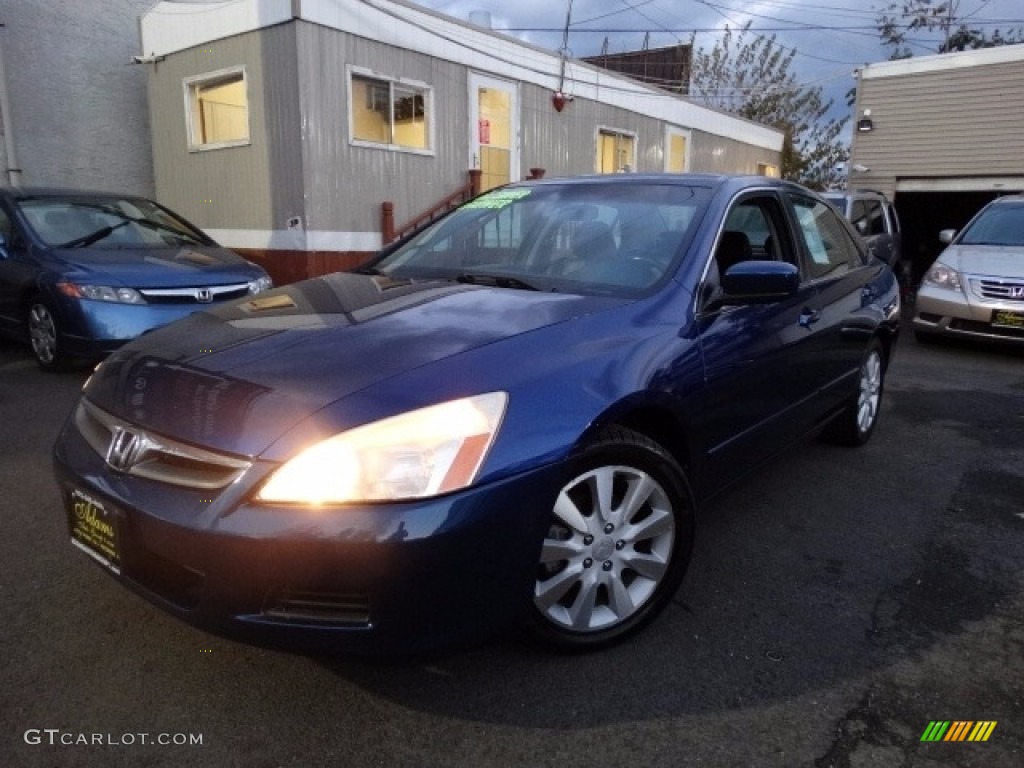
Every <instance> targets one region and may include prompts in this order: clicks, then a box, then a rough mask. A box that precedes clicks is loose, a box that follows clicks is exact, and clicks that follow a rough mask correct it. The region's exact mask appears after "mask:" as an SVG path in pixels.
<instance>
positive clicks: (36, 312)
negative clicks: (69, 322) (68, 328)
mask: <svg viewBox="0 0 1024 768" xmlns="http://www.w3.org/2000/svg"><path fill="white" fill-rule="evenodd" d="M28 334H29V339H30V340H31V342H32V351H33V352H34V353H35V355H36V358H37V359H38V360H39V362H40V363H41V364H43V365H44V366H48V365H53V363H54V361H55V360H56V358H57V323H56V322H55V321H54V319H53V315H52V314H50V310H49V309H48V308H47V307H46V305H44V304H39V303H36V304H33V305H32V307H31V308H30V309H29V313H28Z"/></svg>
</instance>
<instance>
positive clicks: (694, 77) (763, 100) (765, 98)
mask: <svg viewBox="0 0 1024 768" xmlns="http://www.w3.org/2000/svg"><path fill="white" fill-rule="evenodd" d="M795 55H796V51H795V50H793V49H790V48H785V47H783V46H781V45H779V43H778V42H777V41H776V39H775V35H772V36H771V37H766V36H764V35H755V34H751V32H750V22H747V23H746V24H745V25H744V26H742V27H740V28H739V30H738V31H734V30H733V29H731V28H730V27H726V28H725V32H724V33H723V34H722V36H721V37H719V38H718V39H717V40H716V41H715V44H714V46H713V47H712V48H711V50H710V51H707V50H705V49H704V48H703V47H702V48H699V49H697V50H696V51H695V53H694V54H693V62H692V66H691V75H690V97H691V98H693V99H696V100H698V101H702V102H704V103H706V104H708V105H710V106H712V107H716V108H718V109H721V110H724V111H726V112H731V113H733V114H736V115H739V116H740V117H745V118H747V119H748V120H753V121H755V122H758V123H762V124H764V125H770V126H773V127H775V128H779V129H781V130H782V131H784V132H785V140H784V142H783V147H782V168H781V173H782V177H783V178H786V179H791V180H793V181H798V182H800V183H802V184H806V185H807V186H809V187H812V188H814V189H827V188H828V187H830V186H834V185H836V184H838V183H839V182H840V181H841V180H842V174H841V172H840V170H839V168H840V166H841V164H842V163H845V162H847V160H849V156H850V152H849V149H848V148H847V147H846V145H845V144H844V143H843V142H842V140H841V138H840V135H841V133H842V130H843V127H844V126H845V124H846V122H847V121H848V120H849V117H843V118H841V119H836V118H830V117H829V116H828V115H829V112H830V111H831V110H832V106H833V101H832V100H831V99H826V98H825V96H824V93H823V90H822V88H821V86H808V85H805V84H802V83H800V82H799V81H798V80H797V78H796V75H795V74H794V72H793V71H792V65H793V57H794V56H795Z"/></svg>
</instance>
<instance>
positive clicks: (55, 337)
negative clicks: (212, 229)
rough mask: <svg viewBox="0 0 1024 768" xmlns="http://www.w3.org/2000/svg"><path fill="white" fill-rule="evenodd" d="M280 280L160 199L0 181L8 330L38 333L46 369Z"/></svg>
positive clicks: (1, 303)
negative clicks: (12, 186)
mask: <svg viewBox="0 0 1024 768" xmlns="http://www.w3.org/2000/svg"><path fill="white" fill-rule="evenodd" d="M270 287H271V281H270V277H269V276H268V275H267V273H266V272H264V271H263V269H262V268H261V267H259V266H257V265H256V264H252V263H250V262H248V261H246V260H245V259H243V258H242V257H241V256H239V255H238V254H237V253H233V252H232V251H229V250H227V249H226V248H221V247H220V246H218V245H217V244H216V243H215V242H213V240H211V239H210V238H209V237H207V236H206V235H205V234H204V233H203V232H202V231H201V230H199V229H197V228H196V227H194V226H193V225H192V224H189V223H188V222H187V221H185V220H184V219H183V218H181V217H180V216H178V215H177V214H175V213H173V212H172V211H170V210H168V209H167V208H165V207H163V206H162V205H159V204H157V203H155V202H153V201H152V200H147V199H145V198H141V197H135V196H131V195H116V194H107V193H95V192H81V191H73V190H58V189H49V190H44V189H0V334H3V335H5V336H11V337H14V338H16V339H24V340H27V341H29V342H30V343H31V345H32V352H33V354H34V355H35V358H36V361H37V362H38V363H39V365H40V366H41V367H42V368H43V369H45V370H51V371H54V370H59V369H61V368H63V367H64V366H65V364H66V363H68V362H70V361H71V360H73V359H74V358H76V357H85V358H100V357H102V356H103V355H105V354H107V353H109V352H111V351H112V350H114V349H117V348H118V347H119V346H121V345H122V344H124V343H125V342H126V341H129V340H130V339H134V338H135V337H136V336H139V335H141V334H143V333H145V332H147V331H149V330H152V329H153V328H156V327H158V326H161V325H165V324H167V323H170V322H172V321H174V320H178V319H180V318H182V317H185V316H186V315H189V314H191V313H192V312H195V311H196V310H197V309H202V308H203V307H205V306H209V305H213V304H218V303H222V302H224V301H228V300H230V299H235V298H239V297H242V296H248V295H249V294H252V293H259V292H260V291H263V290H266V289H268V288H270Z"/></svg>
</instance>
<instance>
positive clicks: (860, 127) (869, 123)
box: [857, 109, 875, 133]
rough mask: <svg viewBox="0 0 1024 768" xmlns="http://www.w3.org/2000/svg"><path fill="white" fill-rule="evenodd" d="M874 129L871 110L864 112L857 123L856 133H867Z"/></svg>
mask: <svg viewBox="0 0 1024 768" xmlns="http://www.w3.org/2000/svg"><path fill="white" fill-rule="evenodd" d="M874 129H875V123H874V121H873V120H872V119H871V110H870V109H865V110H864V117H862V118H861V119H860V120H858V121H857V131H858V132H860V133H868V132H869V131H873V130H874Z"/></svg>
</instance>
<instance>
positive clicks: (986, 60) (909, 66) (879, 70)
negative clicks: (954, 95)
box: [860, 43, 1024, 80]
mask: <svg viewBox="0 0 1024 768" xmlns="http://www.w3.org/2000/svg"><path fill="white" fill-rule="evenodd" d="M1018 61H1024V43H1021V44H1015V45H1000V46H996V47H995V48H981V49H979V50H976V51H961V52H957V53H940V54H936V55H934V56H914V57H913V58H910V59H897V60H896V61H880V62H877V63H875V64H866V65H865V66H864V67H863V68H862V69H861V71H860V76H861V78H862V79H864V80H871V79H874V78H878V77H897V76H899V75H913V74H918V73H922V72H945V71H948V70H951V69H965V68H968V67H983V66H986V65H989V64H1009V63H1012V62H1018Z"/></svg>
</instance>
